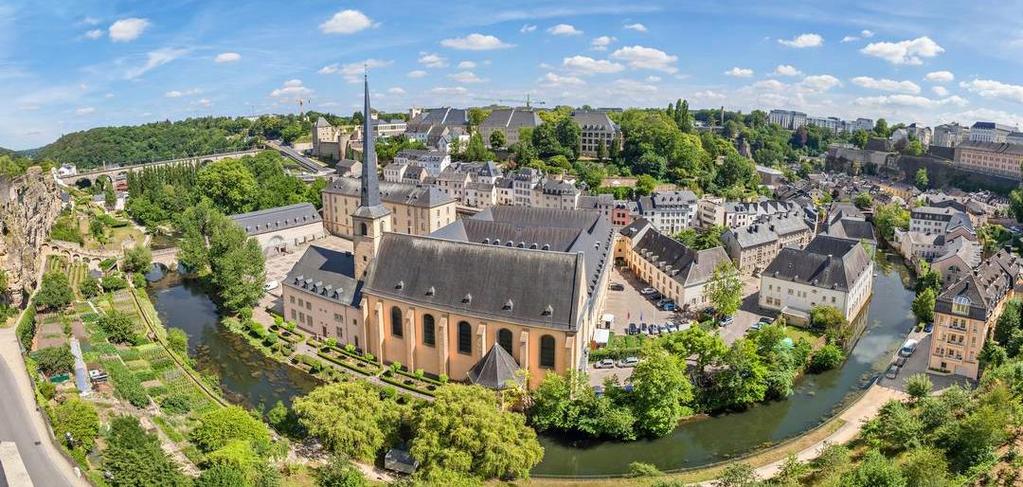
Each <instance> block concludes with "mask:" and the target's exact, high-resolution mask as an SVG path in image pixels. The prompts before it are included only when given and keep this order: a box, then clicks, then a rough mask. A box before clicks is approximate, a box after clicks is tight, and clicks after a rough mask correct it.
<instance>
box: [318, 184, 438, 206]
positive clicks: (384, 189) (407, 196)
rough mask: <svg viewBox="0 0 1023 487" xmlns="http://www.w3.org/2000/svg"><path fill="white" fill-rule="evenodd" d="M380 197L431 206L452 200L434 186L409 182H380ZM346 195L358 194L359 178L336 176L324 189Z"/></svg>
mask: <svg viewBox="0 0 1023 487" xmlns="http://www.w3.org/2000/svg"><path fill="white" fill-rule="evenodd" d="M379 186H380V198H381V199H382V200H383V201H384V202H387V203H395V204H401V205H411V206H415V207H420V208H433V207H435V206H440V205H444V204H448V203H451V202H453V201H454V200H453V199H451V197H450V196H448V195H446V194H444V192H443V191H441V190H439V189H437V188H435V187H432V186H431V187H424V186H417V185H415V184H409V183H391V182H380V184H379ZM324 191H326V192H327V193H338V194H344V195H348V196H356V195H358V194H359V180H358V179H353V178H337V179H335V180H333V181H331V183H330V185H329V186H327V188H326V189H325V190H324Z"/></svg>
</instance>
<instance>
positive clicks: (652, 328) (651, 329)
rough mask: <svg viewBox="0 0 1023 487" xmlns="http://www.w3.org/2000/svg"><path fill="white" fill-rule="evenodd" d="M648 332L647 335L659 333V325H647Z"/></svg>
mask: <svg viewBox="0 0 1023 487" xmlns="http://www.w3.org/2000/svg"><path fill="white" fill-rule="evenodd" d="M646 334H647V335H656V334H657V325H653V324H651V325H650V326H648V327H646Z"/></svg>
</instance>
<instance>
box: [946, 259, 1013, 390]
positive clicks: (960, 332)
mask: <svg viewBox="0 0 1023 487" xmlns="http://www.w3.org/2000/svg"><path fill="white" fill-rule="evenodd" d="M1020 270H1021V262H1020V259H1019V257H1018V256H1016V255H1013V254H1012V253H1011V252H1009V251H1007V250H1004V249H1003V250H1000V251H998V252H997V253H996V254H995V255H993V256H991V257H990V258H989V259H987V260H986V261H984V262H983V263H982V264H980V266H978V267H977V268H976V269H974V270H973V271H972V272H969V273H966V275H965V276H964V277H963V278H962V279H960V280H959V281H957V282H956V283H954V284H952V285H951V286H949V288H948V289H946V290H945V291H943V292H942V293H941V294H940V295H938V298H937V300H936V302H935V304H934V332H933V333H932V334H931V348H930V351H929V353H930V355H929V357H928V362H927V366H928V368H930V369H932V370H937V371H941V372H946V373H951V374H955V375H960V376H963V377H967V378H969V379H974V380H976V379H977V378H978V374H979V371H980V353H981V350H982V349H983V348H984V341H985V340H987V339H988V338H989V336H990V334H991V332H992V330H993V329H994V326H995V323H996V322H997V321H998V317H999V316H1001V314H1002V309H1003V308H1004V306H1005V303H1006V301H1008V300H1009V299H1011V298H1012V297H1013V296H1015V294H1016V290H1017V289H1018V288H1019V286H1020V284H1021V282H1023V281H1021V279H1020V277H1021V274H1020Z"/></svg>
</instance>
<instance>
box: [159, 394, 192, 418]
mask: <svg viewBox="0 0 1023 487" xmlns="http://www.w3.org/2000/svg"><path fill="white" fill-rule="evenodd" d="M160 408H161V409H163V410H164V411H166V412H168V413H170V414H185V413H187V412H189V411H191V410H192V400H191V398H190V397H189V396H188V394H183V393H180V392H175V393H174V394H171V395H169V396H167V397H165V398H163V400H161V401H160Z"/></svg>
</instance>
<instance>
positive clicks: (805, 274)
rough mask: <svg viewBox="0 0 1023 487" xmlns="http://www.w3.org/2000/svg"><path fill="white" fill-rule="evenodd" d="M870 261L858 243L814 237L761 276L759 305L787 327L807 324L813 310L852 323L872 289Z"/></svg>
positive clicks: (781, 255)
mask: <svg viewBox="0 0 1023 487" xmlns="http://www.w3.org/2000/svg"><path fill="white" fill-rule="evenodd" d="M873 282H874V261H873V259H871V258H870V256H869V255H868V254H867V252H866V251H865V250H864V248H863V245H862V244H860V243H859V242H856V241H853V240H848V239H844V238H835V237H831V236H828V235H818V236H817V237H816V238H814V239H813V241H811V242H810V243H809V244H808V245H807V246H806V248H805V249H798V248H795V247H786V248H783V249H781V251H780V252H778V256H777V257H775V258H774V260H773V261H772V262H771V264H770V265H769V266H767V269H765V270H764V272H763V273H762V274H761V275H760V297H759V304H760V306H761V307H763V308H765V309H770V310H775V311H778V312H779V313H781V315H782V316H784V317H785V318H786V319H788V320H789V322H791V323H809V320H810V311H811V310H812V309H813V308H814V307H815V306H832V307H835V308H836V309H838V310H839V311H840V312H841V313H842V315H843V316H845V319H846V320H848V321H852V320H853V318H854V317H856V316H857V315H858V314H859V312H860V310H861V309H862V308H863V306H864V305H865V304H866V303H867V301H868V300H869V298H870V295H871V293H872V290H873Z"/></svg>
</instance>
